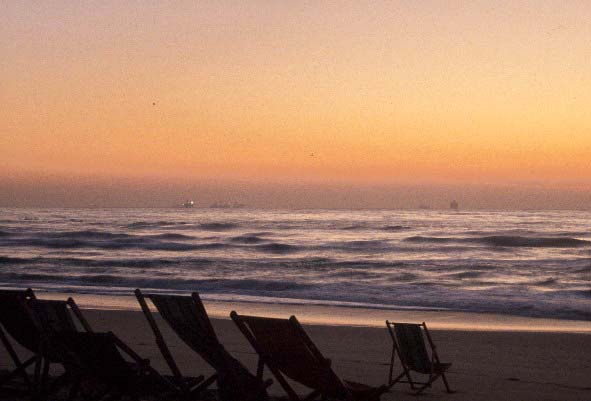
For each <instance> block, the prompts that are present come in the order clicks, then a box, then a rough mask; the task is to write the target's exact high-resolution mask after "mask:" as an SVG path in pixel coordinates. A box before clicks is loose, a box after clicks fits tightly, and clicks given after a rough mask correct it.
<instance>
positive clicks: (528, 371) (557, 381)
mask: <svg viewBox="0 0 591 401" xmlns="http://www.w3.org/2000/svg"><path fill="white" fill-rule="evenodd" d="M85 314H86V316H87V318H88V320H89V321H90V323H91V324H92V326H93V327H94V329H95V330H97V331H107V330H112V331H114V332H115V333H116V334H117V335H118V336H119V337H121V338H122V339H123V340H124V341H126V342H127V343H128V344H130V345H131V346H132V347H133V348H134V349H135V350H136V351H137V352H138V353H140V354H141V355H142V356H144V357H146V358H149V359H150V360H151V362H152V365H153V366H154V367H156V369H158V370H160V371H161V372H163V373H166V374H168V370H167V367H166V365H165V363H164V360H163V358H162V357H161V355H160V354H159V352H158V349H157V348H156V345H155V343H154V339H153V336H152V333H151V331H150V330H149V328H148V325H147V323H146V321H145V319H144V317H143V315H142V314H141V313H140V312H137V311H125V310H118V311H114V310H85ZM157 318H158V319H160V318H159V316H158V317H157ZM212 320H213V325H214V327H215V329H216V331H217V333H218V335H219V337H220V339H221V341H222V342H223V344H225V346H226V347H227V349H228V350H229V351H230V352H231V353H232V354H233V355H235V356H236V357H237V358H238V359H240V360H241V361H243V362H244V363H245V364H246V365H247V366H248V367H249V368H250V369H252V370H253V371H254V370H255V367H256V360H257V358H256V355H255V353H254V351H253V350H252V348H251V347H250V345H249V344H248V343H247V342H246V340H245V339H244V338H243V337H242V335H241V333H240V332H239V331H238V329H237V328H236V327H235V325H234V323H233V322H232V321H230V320H228V319H219V318H214V319H212ZM162 323H163V322H162ZM161 327H162V329H163V332H164V335H165V338H166V340H167V341H168V343H169V345H170V348H171V349H172V352H173V354H174V356H175V358H176V359H177V362H178V364H179V366H180V368H181V370H182V372H184V373H185V374H187V375H198V374H206V373H208V372H210V371H211V368H209V367H208V366H207V365H206V364H205V363H204V362H203V361H202V360H201V358H200V357H199V356H197V355H196V354H194V353H193V352H192V351H191V350H190V349H188V348H187V347H186V346H185V345H184V344H183V343H182V342H181V341H180V340H179V339H178V337H177V336H176V335H174V333H172V332H171V331H170V330H169V329H168V328H167V326H166V325H165V324H164V323H163V324H161ZM305 328H306V330H307V331H308V333H309V334H310V336H311V337H312V339H313V340H314V341H315V342H316V344H317V346H318V347H319V349H320V350H321V351H322V352H323V353H324V355H325V356H326V357H328V358H331V359H332V360H333V366H334V368H335V370H336V372H337V373H338V374H339V375H341V377H343V378H346V379H350V380H354V381H359V382H364V383H367V384H372V385H380V384H382V383H384V382H385V381H386V376H387V373H388V364H387V363H388V360H389V356H390V349H391V348H390V347H391V342H390V338H389V337H388V335H387V333H386V329H385V328H377V327H353V326H328V325H317V324H314V325H309V324H308V325H305ZM432 334H433V337H434V340H435V342H436V344H437V346H438V349H439V353H440V357H441V358H442V360H443V361H449V362H453V364H454V365H453V367H452V369H451V371H450V372H449V375H448V378H449V381H450V384H451V386H452V388H453V389H454V390H457V392H456V393H454V394H447V393H446V392H445V390H444V386H443V383H442V382H441V381H438V382H436V383H435V385H434V387H433V388H432V389H429V390H427V391H426V392H425V393H424V394H422V395H421V396H418V397H417V396H416V395H414V394H412V393H411V391H410V388H409V387H408V385H406V384H397V385H396V386H394V387H393V388H392V390H391V392H390V393H387V394H385V395H384V396H383V397H382V400H384V401H389V400H418V399H420V400H589V399H591V382H590V381H589V377H591V360H590V358H589V355H591V335H589V334H584V333H557V332H520V331H514V332H509V331H477V330H469V331H462V330H432ZM6 367H7V362H6V358H2V366H1V368H2V369H5V368H6ZM269 377H270V376H269ZM296 388H297V387H296ZM300 390H301V388H300ZM302 393H304V391H302ZM271 394H272V395H277V396H282V395H285V394H284V393H283V391H282V389H281V388H280V387H279V386H278V385H276V384H274V385H273V386H272V387H271Z"/></svg>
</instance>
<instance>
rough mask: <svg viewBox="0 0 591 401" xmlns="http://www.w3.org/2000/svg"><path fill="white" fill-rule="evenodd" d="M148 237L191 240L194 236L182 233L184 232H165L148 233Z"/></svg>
mask: <svg viewBox="0 0 591 401" xmlns="http://www.w3.org/2000/svg"><path fill="white" fill-rule="evenodd" d="M150 238H156V239H175V240H191V239H195V237H193V236H191V235H184V234H178V233H166V234H156V235H150Z"/></svg>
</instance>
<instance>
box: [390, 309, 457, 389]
mask: <svg viewBox="0 0 591 401" xmlns="http://www.w3.org/2000/svg"><path fill="white" fill-rule="evenodd" d="M386 326H387V328H388V332H389V333H390V336H391V337H392V356H391V358H390V371H389V375H388V387H389V388H391V387H392V386H393V385H394V384H396V383H409V384H410V387H411V389H413V390H417V391H416V392H417V394H420V393H421V392H423V391H424V390H425V389H426V388H427V387H431V385H432V383H433V382H434V381H435V380H437V379H438V378H439V377H441V378H442V379H443V383H445V388H446V389H447V392H448V393H453V391H452V390H451V389H450V387H449V383H448V382H447V378H446V377H445V372H446V371H447V370H448V369H449V368H450V367H451V363H442V362H441V361H440V360H439V355H437V349H436V347H435V344H434V343H433V340H432V339H431V335H430V334H429V330H428V329H427V325H426V324H425V322H423V323H422V324H413V323H392V322H389V321H388V320H386ZM423 333H424V335H423ZM425 337H427V341H428V343H429V347H430V348H431V356H429V352H428V351H427V345H426V344H425ZM396 355H398V357H399V359H400V364H401V365H402V373H400V374H399V375H398V376H396V377H395V378H394V377H393V373H394V362H395V359H396ZM411 371H413V372H416V373H421V374H424V375H428V376H429V377H428V379H427V381H426V382H417V381H415V380H413V379H412V377H411ZM404 377H406V379H407V380H405V381H403V380H402V379H403V378H404Z"/></svg>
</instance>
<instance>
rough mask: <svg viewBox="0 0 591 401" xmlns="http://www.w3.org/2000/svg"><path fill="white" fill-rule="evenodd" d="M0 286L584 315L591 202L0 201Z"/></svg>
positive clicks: (590, 273) (589, 310) (590, 265)
mask: <svg viewBox="0 0 591 401" xmlns="http://www.w3.org/2000/svg"><path fill="white" fill-rule="evenodd" d="M0 286H1V287H3V288H15V287H16V288H21V287H29V286H30V287H33V288H35V289H36V290H39V291H45V292H60V293H64V292H65V293H76V294H95V295H96V294H105V295H109V296H118V295H131V294H132V291H133V289H135V288H136V287H139V288H142V289H145V290H148V291H151V292H160V293H173V294H177V293H179V294H183V293H188V292H190V291H195V290H196V291H199V293H200V294H201V295H202V297H203V298H204V299H206V300H207V299H210V300H216V301H220V302H241V301H242V302H259V303H273V304H284V305H316V306H330V307H347V308H363V309H373V310H423V311H441V310H443V311H458V312H475V313H495V314H506V315H514V316H525V317H543V318H551V319H569V320H579V321H591V212H580V211H459V212H454V211H446V210H442V211H437V210H413V211H402V210H371V211H369V210H295V211H294V210H284V211H272V210H253V209H200V208H194V209H10V208H3V209H0Z"/></svg>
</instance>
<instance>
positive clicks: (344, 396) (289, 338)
mask: <svg viewBox="0 0 591 401" xmlns="http://www.w3.org/2000/svg"><path fill="white" fill-rule="evenodd" d="M230 317H231V318H232V320H233V321H234V323H236V325H237V326H238V328H239V329H240V331H241V332H242V334H244V336H245V337H246V339H247V340H248V341H249V342H250V344H251V345H252V347H253V348H254V349H255V350H256V352H257V354H258V355H259V357H260V360H259V368H258V372H257V374H258V376H259V377H262V375H263V369H264V366H265V365H266V366H267V367H268V368H269V370H270V371H271V373H272V374H273V376H275V378H276V379H277V381H278V382H279V384H281V386H282V387H283V389H284V390H285V392H286V393H287V395H288V396H289V399H290V400H292V401H300V400H305V401H308V400H309V401H311V400H316V399H322V400H324V399H326V398H328V397H330V398H336V399H340V400H347V401H378V400H379V399H380V396H381V395H382V394H383V393H384V392H386V391H387V390H388V389H387V387H386V386H380V387H370V386H367V385H364V384H361V383H354V382H350V381H344V380H341V379H340V378H339V377H338V376H337V375H336V373H335V372H334V371H333V370H332V368H331V362H330V360H329V359H326V358H324V356H322V354H321V353H320V351H319V350H318V349H317V348H316V346H315V345H314V343H313V342H312V340H311V339H310V337H308V335H307V334H306V332H305V331H304V329H303V328H302V326H301V325H300V323H299V322H298V320H297V319H296V317H295V316H292V317H290V318H289V319H275V318H267V317H257V316H244V315H238V314H237V313H236V312H234V311H233V312H232V313H231V314H230ZM286 378H289V379H291V380H293V381H295V382H298V383H300V384H303V385H304V386H306V387H309V388H311V389H312V390H313V391H312V392H311V393H310V394H308V395H307V396H305V397H303V398H301V397H300V396H298V395H297V394H296V392H295V391H294V389H293V388H292V387H291V385H290V384H289V383H288V381H287V379H286Z"/></svg>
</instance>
